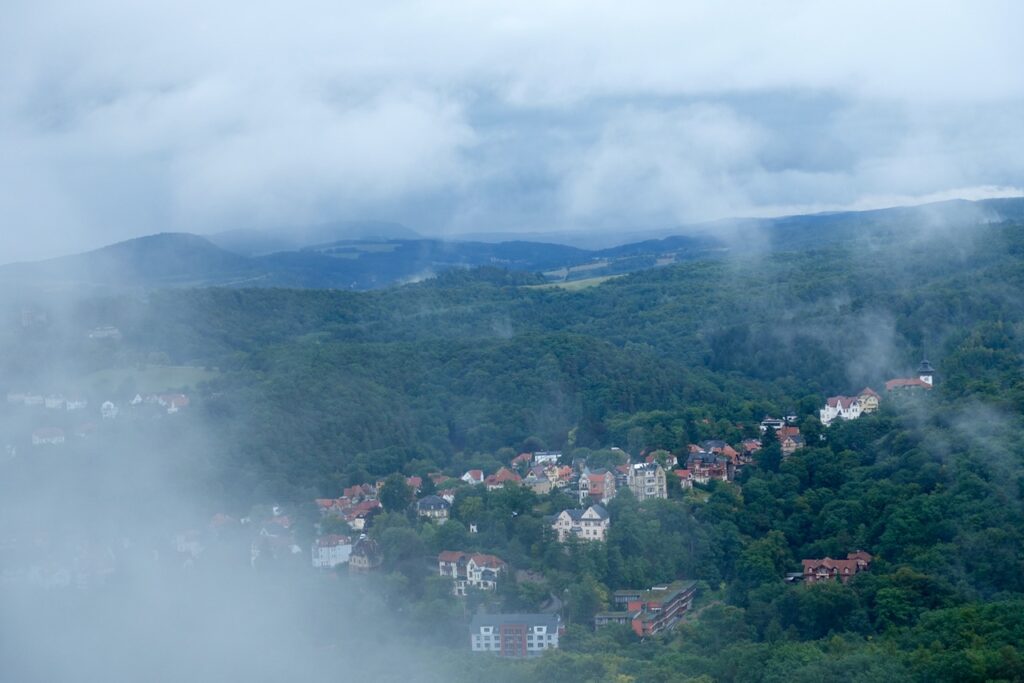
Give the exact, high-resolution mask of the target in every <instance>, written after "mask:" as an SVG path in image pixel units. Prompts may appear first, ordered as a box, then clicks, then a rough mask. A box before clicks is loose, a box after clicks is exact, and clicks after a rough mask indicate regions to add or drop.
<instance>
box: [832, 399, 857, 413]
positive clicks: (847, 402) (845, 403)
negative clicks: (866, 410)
mask: <svg viewBox="0 0 1024 683" xmlns="http://www.w3.org/2000/svg"><path fill="white" fill-rule="evenodd" d="M856 400H857V399H856V398H855V397H853V396H829V397H828V400H827V401H826V403H827V404H828V406H829V407H830V408H835V407H836V406H839V407H840V408H842V409H843V410H849V409H850V406H852V405H853V404H854V402H855V401H856Z"/></svg>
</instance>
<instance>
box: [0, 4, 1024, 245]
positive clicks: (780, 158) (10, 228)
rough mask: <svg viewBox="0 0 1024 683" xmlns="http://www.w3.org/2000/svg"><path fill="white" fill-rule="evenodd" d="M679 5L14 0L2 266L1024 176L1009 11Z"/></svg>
mask: <svg viewBox="0 0 1024 683" xmlns="http://www.w3.org/2000/svg"><path fill="white" fill-rule="evenodd" d="M211 5H215V6H211ZM675 5H679V6H678V7H677V6H674V5H673V4H671V3H669V4H666V3H660V2H634V3H629V4H628V5H622V4H621V3H610V2H574V1H566V2H557V1H556V2H537V3H533V2H515V3H511V2H510V3H486V4H479V3H468V2H454V1H453V2H393V3H338V2H320V1H316V0H306V1H300V2H296V3H292V4H290V5H288V6H287V7H284V6H280V5H277V6H272V5H261V4H258V3H257V4H253V3H239V2H231V1H229V2H223V3H215V4H212V3H199V2H192V1H188V0H185V1H179V2H175V3H146V4H145V6H141V5H140V4H139V3H128V2H117V1H115V0H98V1H97V2H92V3H88V5H81V4H80V5H72V6H68V5H67V3H60V4H58V3H47V2H31V3H30V2H24V1H15V2H13V3H7V4H6V5H5V7H4V9H3V10H0V63H2V64H4V65H5V66H4V68H3V69H0V147H2V149H3V150H4V154H3V155H2V156H0V183H2V187H3V190H2V191H0V212H2V215H3V216H4V219H5V229H4V231H3V234H2V236H0V250H2V252H3V253H4V254H5V256H6V257H7V258H5V259H3V260H11V259H14V258H31V257H37V256H43V255H51V254H56V253H62V252H67V251H74V250H76V249H80V248H83V247H87V246H94V245H97V244H101V243H104V242H108V241H111V240H115V239H122V238H125V237H129V236H133V235H138V234H145V233H151V232H156V231H160V230H188V231H194V232H208V231H215V230H221V229H229V228H236V227H267V226H289V225H302V224H308V223H315V222H322V221H329V220H351V219H360V218H380V219H388V220H399V221H403V222H406V223H407V224H409V225H410V226H412V227H414V228H416V229H419V230H421V231H425V232H436V233H442V234H458V233H463V232H484V231H495V230H510V231H544V230H555V229H557V230H571V229H620V230H626V229H631V228H637V229H639V228H649V227H662V226H666V225H672V224H675V223H679V222H689V221H697V220H705V219H710V218H716V217H722V216H728V215H741V214H742V215H752V214H770V213H780V212H787V211H801V210H815V209H818V208H835V207H840V206H875V205H880V204H884V203H885V202H886V201H896V200H898V201H912V200H914V199H915V198H920V197H926V198H927V197H932V196H947V195H964V194H966V195H971V196H981V195H989V194H1002V193H1006V192H1011V193H1012V192H1014V191H1015V190H1014V188H1017V187H1021V186H1024V123H1022V122H1024V75H1022V71H1021V70H1020V69H1019V68H1018V65H1019V64H1021V63H1022V62H1024V47H1022V44H1021V42H1020V41H1019V39H1018V35H1017V33H1018V28H1019V26H1021V25H1024V8H1022V7H1021V6H1020V5H1019V4H1018V3H1013V2H990V3H985V4H984V5H978V4H977V3H968V2H939V3H935V2H930V3H923V2H920V3H915V2H910V3H900V4H899V6H898V7H893V6H892V5H891V3H882V2H858V3H848V4H845V6H842V7H840V6H837V5H835V4H833V3H813V2H784V3H773V4H771V5H767V6H763V5H762V4H761V3H750V4H749V6H740V7H737V6H736V5H729V6H723V5H721V4H720V3H686V4H683V3H675ZM1007 188H1009V189H1007Z"/></svg>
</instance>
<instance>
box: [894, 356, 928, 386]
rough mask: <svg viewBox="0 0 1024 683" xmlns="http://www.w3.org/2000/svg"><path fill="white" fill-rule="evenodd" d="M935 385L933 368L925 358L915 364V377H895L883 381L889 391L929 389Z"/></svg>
mask: <svg viewBox="0 0 1024 683" xmlns="http://www.w3.org/2000/svg"><path fill="white" fill-rule="evenodd" d="M934 386H935V368H933V367H932V364H931V363H929V362H928V360H927V359H925V360H922V361H921V364H920V365H919V366H917V377H897V378H896V379H891V380H889V381H888V382H886V383H885V390H886V391H887V392H889V393H892V392H904V391H918V390H929V389H932V388H934Z"/></svg>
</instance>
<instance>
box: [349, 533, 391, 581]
mask: <svg viewBox="0 0 1024 683" xmlns="http://www.w3.org/2000/svg"><path fill="white" fill-rule="evenodd" d="M383 561H384V557H383V555H382V553H381V551H380V548H378V547H377V541H375V540H373V539H372V538H370V537H369V536H367V535H366V534H363V535H362V536H360V537H359V540H358V541H356V543H355V545H353V546H352V553H351V555H349V560H348V570H349V571H350V572H352V573H354V574H366V573H368V572H371V571H373V570H375V569H377V568H378V567H380V565H381V563H382V562H383Z"/></svg>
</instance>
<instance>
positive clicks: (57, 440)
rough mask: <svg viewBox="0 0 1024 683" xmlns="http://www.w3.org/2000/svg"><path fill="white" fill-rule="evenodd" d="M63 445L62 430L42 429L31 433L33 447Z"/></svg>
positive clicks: (56, 428)
mask: <svg viewBox="0 0 1024 683" xmlns="http://www.w3.org/2000/svg"><path fill="white" fill-rule="evenodd" d="M62 443H64V430H63V429H60V428H58V427H44V428H42V429H37V430H35V431H34V432H32V445H33V446H57V445H60V444H62Z"/></svg>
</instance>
